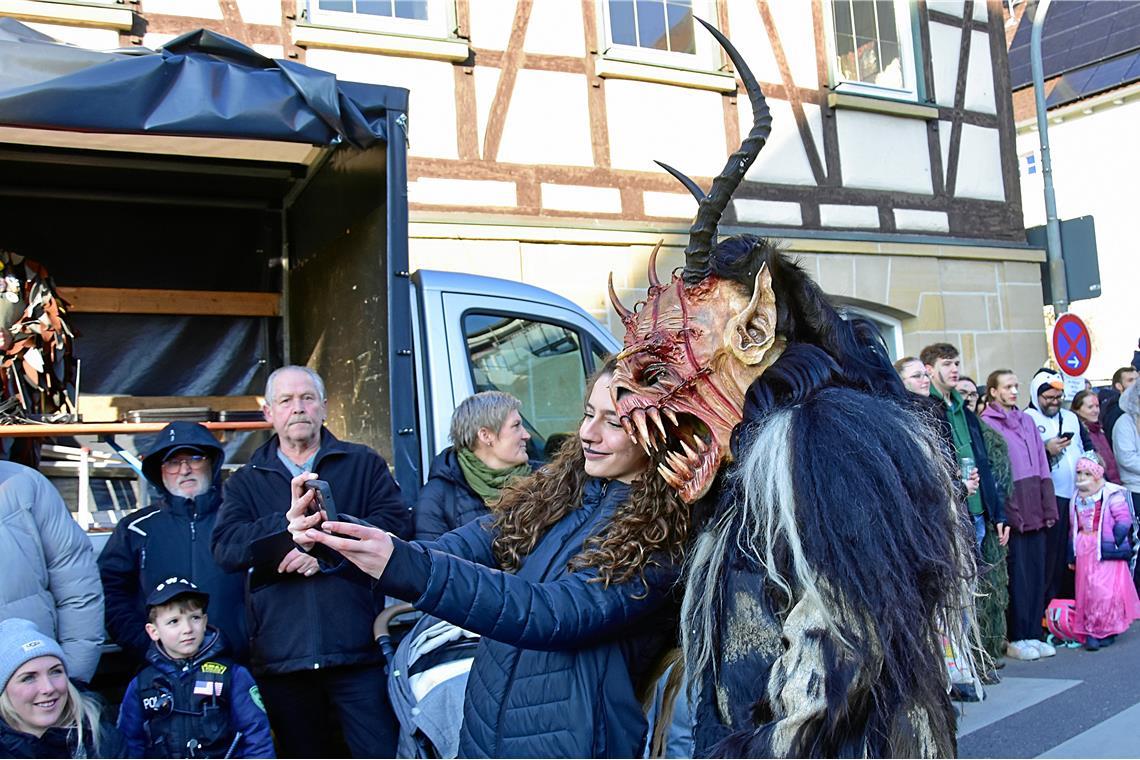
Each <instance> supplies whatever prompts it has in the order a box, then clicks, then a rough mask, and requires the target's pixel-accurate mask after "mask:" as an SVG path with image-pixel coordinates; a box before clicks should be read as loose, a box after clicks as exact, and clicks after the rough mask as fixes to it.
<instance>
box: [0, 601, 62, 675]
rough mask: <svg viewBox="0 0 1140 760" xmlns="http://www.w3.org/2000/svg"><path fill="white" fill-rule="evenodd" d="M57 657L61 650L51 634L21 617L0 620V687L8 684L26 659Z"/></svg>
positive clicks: (59, 656) (60, 656)
mask: <svg viewBox="0 0 1140 760" xmlns="http://www.w3.org/2000/svg"><path fill="white" fill-rule="evenodd" d="M47 656H52V657H58V658H59V659H60V661H62V660H63V650H62V649H60V647H59V644H57V643H56V640H55V639H53V638H52V637H51V636H48V635H47V634H45V633H41V632H40V631H39V630H37V629H36V624H35V623H33V622H32V621H31V620H25V619H23V618H8V619H7V620H3V621H0V689H2V688H6V687H7V686H8V680H9V679H11V678H12V674H13V673H15V672H16V671H17V670H19V669H20V666H22V665H23V664H24V663H25V662H27V661H28V660H34V659H36V658H37V657H47Z"/></svg>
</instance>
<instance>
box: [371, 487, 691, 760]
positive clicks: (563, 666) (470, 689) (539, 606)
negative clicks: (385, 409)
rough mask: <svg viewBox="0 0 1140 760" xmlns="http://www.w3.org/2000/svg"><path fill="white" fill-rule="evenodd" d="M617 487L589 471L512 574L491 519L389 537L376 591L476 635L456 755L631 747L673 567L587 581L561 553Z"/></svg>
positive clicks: (662, 634)
mask: <svg viewBox="0 0 1140 760" xmlns="http://www.w3.org/2000/svg"><path fill="white" fill-rule="evenodd" d="M628 495H629V487H628V486H626V485H623V484H621V483H618V482H615V481H603V480H590V481H588V483H587V486H586V491H585V495H584V498H583V502H582V506H581V507H580V508H579V509H576V510H574V511H573V512H571V513H569V514H568V515H566V516H565V517H564V518H562V520H560V521H559V522H557V523H555V524H554V525H553V526H551V527H550V529H549V530H548V531H547V532H546V534H545V535H544V536H543V537H542V539H541V540H540V541H539V542H538V545H537V546H536V547H535V548H534V550H533V551H532V552H531V553H530V554H529V555H528V556H527V557H526V559H525V560H524V562H523V565H522V567H521V568H520V569H519V571H518V572H517V573H505V572H501V571H500V570H498V569H496V568H497V564H496V562H495V560H494V557H493V555H492V551H491V539H492V534H491V532H490V530H491V529H490V522H491V518H483V519H481V520H478V521H476V522H473V523H468V524H467V525H465V526H464V527H462V528H459V529H458V530H455V531H453V532H451V533H448V534H447V535H444V536H442V537H441V538H440V539H439V541H437V542H434V543H404V542H402V541H396V542H395V544H396V545H395V549H394V551H393V554H392V558H391V560H390V562H389V564H388V567H387V569H386V570H385V572H384V575H383V576H382V577H381V579H380V581H379V582H378V583H377V587H376V588H377V593H387V594H391V595H393V596H396V597H398V598H401V599H406V600H408V601H410V602H412V603H413V604H415V606H416V608H417V609H420V610H423V611H424V612H427V613H429V614H432V615H435V616H437V617H440V618H443V619H444V620H447V621H449V622H451V623H454V624H455V625H458V626H461V627H463V628H465V629H467V630H470V631H473V632H475V633H479V634H481V635H482V637H483V638H482V639H481V640H480V642H479V647H478V649H477V650H476V654H475V661H474V664H473V666H472V668H471V674H470V676H469V678H468V681H467V695H466V699H465V701H464V715H463V727H462V730H461V733H460V740H459V742H460V744H459V754H460V756H462V757H640V756H641V754H642V748H643V745H644V741H645V732H646V722H645V716H644V714H643V713H642V710H641V705H640V704H639V702H638V700H637V697H636V695H635V684H636V683H638V682H639V680H640V679H641V677H642V676H644V675H645V674H646V670H647V669H648V666H649V664H650V663H651V662H652V661H653V660H654V659H655V658H656V656H657V655H659V654H660V652H661V650H662V649H663V645H671V644H672V641H673V640H674V636H675V627H674V625H672V624H671V621H672V620H673V619H674V618H673V616H674V615H675V606H674V605H673V604H672V601H673V597H672V588H673V585H674V582H675V581H676V578H677V569H676V568H675V567H672V566H669V567H664V568H662V567H659V566H651V567H650V568H649V569H648V570H647V571H646V585H644V586H643V585H642V583H641V582H640V581H630V582H627V583H623V584H618V585H611V586H609V587H608V588H607V587H605V586H604V585H603V584H601V583H597V582H590V581H591V579H592V578H596V576H597V573H596V572H595V571H594V570H581V571H570V570H569V569H568V567H567V564H568V562H569V561H570V559H571V558H572V557H573V556H575V555H576V554H577V553H578V552H579V551H581V549H582V545H583V542H584V541H585V540H586V539H587V538H588V537H590V536H591V535H595V534H597V533H598V532H599V530H601V529H602V528H603V527H604V526H605V524H606V522H607V521H608V520H609V519H610V518H611V517H612V515H613V512H614V509H615V508H616V507H617V506H618V505H619V504H620V503H622V502H624V501H625V500H626V499H627V498H628Z"/></svg>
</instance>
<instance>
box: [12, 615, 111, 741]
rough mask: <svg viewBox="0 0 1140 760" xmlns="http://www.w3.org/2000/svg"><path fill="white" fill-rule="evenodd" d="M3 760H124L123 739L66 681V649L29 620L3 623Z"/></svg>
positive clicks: (90, 701) (95, 706)
mask: <svg viewBox="0 0 1140 760" xmlns="http://www.w3.org/2000/svg"><path fill="white" fill-rule="evenodd" d="M0 681H2V682H3V684H4V691H3V693H0V757H29V758H35V757H126V755H125V754H124V753H125V751H126V745H125V744H124V742H123V737H122V734H120V733H119V730H118V729H117V728H115V726H114V725H112V724H111V723H108V722H107V721H105V720H103V719H102V716H101V714H100V708H99V704H98V703H97V702H96V701H95V700H94V699H93V698H92V697H90V696H88V695H85V694H84V693H83V692H81V691H79V689H77V688H76V687H75V685H74V684H73V683H71V681H69V680H68V678H67V668H66V667H65V666H64V664H63V650H62V649H61V648H60V646H59V644H58V643H56V642H55V640H54V639H52V638H51V637H50V636H48V635H47V634H45V633H42V632H40V631H37V630H36V627H35V625H34V624H33V623H32V622H31V621H30V620H24V619H22V618H8V619H7V620H4V621H3V622H0Z"/></svg>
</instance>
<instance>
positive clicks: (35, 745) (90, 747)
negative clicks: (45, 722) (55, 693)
mask: <svg viewBox="0 0 1140 760" xmlns="http://www.w3.org/2000/svg"><path fill="white" fill-rule="evenodd" d="M76 687H77V688H78V689H79V690H80V691H81V692H82V691H83V687H82V685H81V684H79V683H76ZM84 696H87V697H90V698H91V699H98V697H97V696H94V695H93V694H91V693H90V692H84ZM108 712H109V710H106V709H105V710H104V711H103V716H102V717H101V718H100V721H99V746H98V751H96V747H95V742H94V737H92V736H91V731H90V728H89V727H85V728H86V730H85V731H84V732H83V748H84V755H83V756H84V757H126V756H127V745H126V742H125V741H124V740H123V735H122V734H121V733H119V729H117V728H115V724H114V723H111V722H110V721H108V720H107V714H108ZM78 738H79V736H78V733H77V732H76V731H74V730H73V729H68V728H49V729H48V730H47V731H44V733H43V736H40V737H38V738H37V737H35V736H32V735H31V734H25V733H24V732H23V731H17V730H16V729H14V728H12V727H11V726H9V725H8V724H7V723H5V722H4V721H3V720H2V719H0V757H17V758H41V757H44V758H48V757H52V758H57V757H76V752H77V749H78V747H77V746H76V745H77V744H78Z"/></svg>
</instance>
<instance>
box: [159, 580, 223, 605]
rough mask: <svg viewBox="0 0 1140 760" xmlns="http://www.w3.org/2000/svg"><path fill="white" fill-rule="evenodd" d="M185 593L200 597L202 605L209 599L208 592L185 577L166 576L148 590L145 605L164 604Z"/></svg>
mask: <svg viewBox="0 0 1140 760" xmlns="http://www.w3.org/2000/svg"><path fill="white" fill-rule="evenodd" d="M186 595H188V596H197V597H200V598H201V599H202V604H203V606H205V604H206V603H207V602H208V601H210V595H209V594H207V593H206V592H205V591H203V590H202V589H200V588H198V587H197V586H195V585H194V584H193V583H191V582H190V581H188V580H186V579H185V578H167V579H166V580H164V581H163V582H162V583H160V584H158V585H157V586H155V587H154V591H151V592H150V596H148V597H147V598H146V606H147V607H148V608H150V607H157V606H159V605H160V604H166V603H167V602H169V601H170V600H171V599H174V598H175V597H179V596H186Z"/></svg>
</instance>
